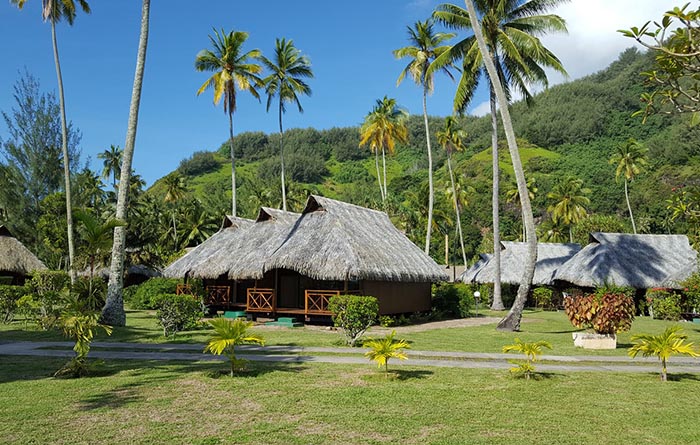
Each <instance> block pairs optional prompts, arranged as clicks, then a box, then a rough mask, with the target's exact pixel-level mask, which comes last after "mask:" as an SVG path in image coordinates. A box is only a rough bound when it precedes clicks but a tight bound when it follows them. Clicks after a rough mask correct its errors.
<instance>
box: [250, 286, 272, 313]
mask: <svg viewBox="0 0 700 445" xmlns="http://www.w3.org/2000/svg"><path fill="white" fill-rule="evenodd" d="M247 294H248V295H247V303H246V311H249V312H274V311H275V309H276V308H277V304H276V299H275V290H274V289H260V288H252V287H251V288H248V291H247Z"/></svg>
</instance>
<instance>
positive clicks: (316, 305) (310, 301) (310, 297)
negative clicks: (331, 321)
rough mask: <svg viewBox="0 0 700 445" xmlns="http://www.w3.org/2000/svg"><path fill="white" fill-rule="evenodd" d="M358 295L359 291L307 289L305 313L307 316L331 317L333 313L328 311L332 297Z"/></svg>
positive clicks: (305, 292)
mask: <svg viewBox="0 0 700 445" xmlns="http://www.w3.org/2000/svg"><path fill="white" fill-rule="evenodd" d="M357 293H359V291H344V290H314V289H307V290H306V291H304V295H305V298H304V312H305V313H307V314H321V315H330V313H331V312H330V311H329V310H328V302H329V301H330V299H331V297H337V296H338V295H345V294H357Z"/></svg>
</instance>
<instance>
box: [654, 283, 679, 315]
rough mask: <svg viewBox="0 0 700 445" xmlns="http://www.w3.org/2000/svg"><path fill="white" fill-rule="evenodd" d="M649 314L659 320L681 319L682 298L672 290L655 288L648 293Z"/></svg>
mask: <svg viewBox="0 0 700 445" xmlns="http://www.w3.org/2000/svg"><path fill="white" fill-rule="evenodd" d="M646 301H647V304H648V305H649V314H650V315H652V317H653V318H655V319H657V320H672V321H678V320H680V319H681V297H680V295H678V294H677V293H675V292H673V291H672V290H671V289H665V288H653V289H648V290H647V292H646Z"/></svg>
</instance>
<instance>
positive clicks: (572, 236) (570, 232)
mask: <svg viewBox="0 0 700 445" xmlns="http://www.w3.org/2000/svg"><path fill="white" fill-rule="evenodd" d="M571 227H572V226H571V224H569V242H570V243H573V242H574V232H573V230H571Z"/></svg>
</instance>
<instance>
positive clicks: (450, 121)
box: [437, 116, 467, 266]
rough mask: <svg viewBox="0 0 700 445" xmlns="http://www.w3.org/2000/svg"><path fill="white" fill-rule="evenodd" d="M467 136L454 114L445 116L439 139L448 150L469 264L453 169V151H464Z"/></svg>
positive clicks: (456, 209) (458, 227) (459, 230)
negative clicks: (458, 124)
mask: <svg viewBox="0 0 700 445" xmlns="http://www.w3.org/2000/svg"><path fill="white" fill-rule="evenodd" d="M466 137H467V132H466V131H464V130H458V129H457V119H456V118H454V117H453V116H448V117H446V118H445V127H444V129H443V130H442V131H439V132H438V133H437V140H438V143H439V144H440V145H442V147H443V148H444V149H445V151H446V152H447V170H448V171H449V173H450V184H451V185H452V198H453V200H454V206H455V216H456V217H457V232H458V233H459V245H460V247H461V248H462V260H463V264H464V265H465V266H466V265H467V254H466V251H465V249H464V236H463V235H462V220H461V219H460V214H459V212H460V210H461V209H460V206H459V203H458V195H457V188H456V186H455V175H454V171H453V170H452V152H453V151H463V150H464V149H465V147H464V139H466Z"/></svg>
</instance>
